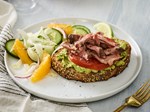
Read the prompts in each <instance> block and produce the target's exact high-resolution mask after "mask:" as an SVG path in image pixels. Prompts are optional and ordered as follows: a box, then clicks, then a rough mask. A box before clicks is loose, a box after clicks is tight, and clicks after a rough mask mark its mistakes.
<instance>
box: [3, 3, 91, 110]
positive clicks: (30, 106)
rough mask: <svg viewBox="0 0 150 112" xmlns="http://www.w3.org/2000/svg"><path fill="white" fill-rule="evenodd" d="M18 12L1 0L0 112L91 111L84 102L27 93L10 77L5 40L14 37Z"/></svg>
mask: <svg viewBox="0 0 150 112" xmlns="http://www.w3.org/2000/svg"><path fill="white" fill-rule="evenodd" d="M16 19H17V14H16V11H15V9H14V8H13V6H12V5H10V4H9V3H6V2H4V1H1V0H0V112H91V110H90V109H89V108H88V107H87V105H86V104H85V103H84V104H67V103H59V102H52V101H49V100H45V99H41V98H38V97H35V96H33V95H31V94H30V93H27V92H26V91H24V90H23V89H21V88H20V87H19V86H18V85H16V84H15V83H14V82H13V80H12V79H11V78H10V77H9V74H8V73H7V70H6V68H5V65H4V62H3V61H4V55H3V54H4V45H5V42H6V41H7V40H9V39H11V38H13V34H12V32H11V26H13V25H14V24H15V22H16Z"/></svg>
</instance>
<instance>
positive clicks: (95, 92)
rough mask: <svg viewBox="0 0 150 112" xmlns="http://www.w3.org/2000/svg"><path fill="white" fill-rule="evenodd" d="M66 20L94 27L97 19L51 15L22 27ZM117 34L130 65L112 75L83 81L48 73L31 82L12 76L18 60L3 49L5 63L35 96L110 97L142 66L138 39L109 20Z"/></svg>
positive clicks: (87, 99) (83, 99) (66, 98)
mask: <svg viewBox="0 0 150 112" xmlns="http://www.w3.org/2000/svg"><path fill="white" fill-rule="evenodd" d="M51 22H56V23H69V24H82V25H85V26H87V27H89V28H90V29H91V30H93V25H94V24H95V23H97V22H100V21H96V20H89V19H77V18H74V19H73V18H63V19H53V20H46V21H44V22H40V23H37V24H34V25H31V26H29V27H26V28H25V31H27V32H31V31H32V32H34V31H38V30H39V29H40V27H41V26H47V24H48V23H51ZM110 25H111V27H112V29H113V32H114V34H115V36H116V37H118V38H120V39H123V40H126V41H127V42H129V43H130V45H131V47H132V51H131V61H130V63H129V66H128V67H127V68H126V69H125V70H124V71H123V72H122V73H121V74H119V75H118V76H117V77H113V78H111V79H109V80H107V81H100V82H95V83H82V82H78V81H72V80H67V79H64V78H62V77H61V76H59V75H58V76H56V77H51V76H47V77H46V78H44V79H43V80H42V81H40V82H38V83H31V82H30V81H29V80H28V79H19V78H15V77H14V74H17V73H20V74H21V73H22V70H21V69H19V70H16V69H14V68H13V64H14V63H15V62H16V61H17V60H16V59H14V58H12V57H11V56H10V55H8V54H7V53H5V64H6V68H7V70H8V72H9V74H10V76H11V78H12V79H13V80H14V81H15V82H16V83H17V84H18V85H19V86H20V87H22V88H23V89H25V90H26V91H28V92H29V93H31V94H34V95H36V96H39V97H42V98H45V99H49V100H54V101H59V102H71V103H79V102H91V101H96V100H100V99H104V98H107V97H110V96H112V95H114V94H116V93H118V92H120V91H121V90H123V89H125V88H126V87H127V86H129V85H130V84H131V83H132V82H133V81H134V80H135V78H136V77H137V76H138V73H139V71H140V69H141V66H142V55H141V51H140V49H139V46H138V45H137V43H136V42H135V41H134V40H133V38H132V37H131V36H129V35H128V34H127V33H125V32H124V31H122V30H121V29H120V28H118V27H117V26H115V25H112V24H110Z"/></svg>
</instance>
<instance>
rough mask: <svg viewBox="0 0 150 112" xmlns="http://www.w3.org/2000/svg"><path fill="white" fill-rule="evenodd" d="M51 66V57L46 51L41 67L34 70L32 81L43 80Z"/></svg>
mask: <svg viewBox="0 0 150 112" xmlns="http://www.w3.org/2000/svg"><path fill="white" fill-rule="evenodd" d="M50 68H51V57H50V55H49V54H48V53H46V52H44V54H43V57H42V61H41V63H40V65H39V67H38V68H37V69H36V70H35V71H34V72H33V74H32V76H31V78H30V79H31V81H32V82H34V83H35V82H38V81H40V80H42V79H43V78H44V77H45V76H46V75H47V74H48V73H49V71H50Z"/></svg>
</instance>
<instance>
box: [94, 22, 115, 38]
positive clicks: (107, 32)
mask: <svg viewBox="0 0 150 112" xmlns="http://www.w3.org/2000/svg"><path fill="white" fill-rule="evenodd" d="M94 29H95V30H97V31H100V32H103V33H104V36H106V37H108V38H112V37H113V31H112V29H111V27H110V26H109V25H108V24H106V23H97V24H95V25H94Z"/></svg>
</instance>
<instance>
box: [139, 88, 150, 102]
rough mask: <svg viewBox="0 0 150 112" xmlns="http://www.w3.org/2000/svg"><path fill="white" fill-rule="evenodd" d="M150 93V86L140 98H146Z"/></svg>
mask: <svg viewBox="0 0 150 112" xmlns="http://www.w3.org/2000/svg"><path fill="white" fill-rule="evenodd" d="M149 94H150V88H149V89H148V90H147V91H146V92H145V93H144V94H143V95H142V96H141V97H140V98H139V99H140V100H142V101H143V100H145V99H146V97H147V96H149Z"/></svg>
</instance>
